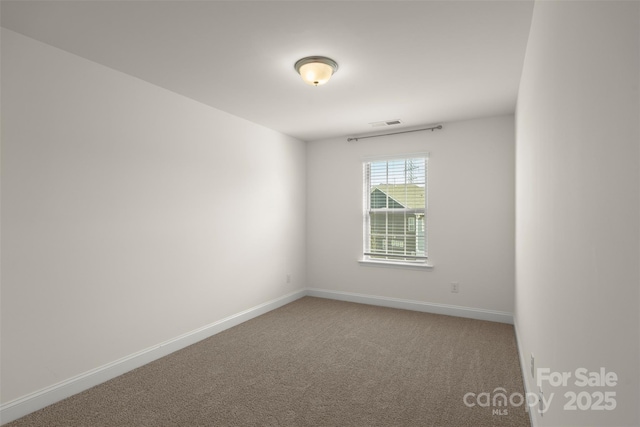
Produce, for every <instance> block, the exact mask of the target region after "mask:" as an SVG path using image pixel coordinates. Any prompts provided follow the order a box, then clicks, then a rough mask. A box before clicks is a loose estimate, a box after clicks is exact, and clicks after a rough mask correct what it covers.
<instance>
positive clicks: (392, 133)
mask: <svg viewBox="0 0 640 427" xmlns="http://www.w3.org/2000/svg"><path fill="white" fill-rule="evenodd" d="M436 129H442V125H438V126H432V127H430V128H424V129H414V130H405V131H400V132H391V133H383V134H381V135H369V136H359V137H354V138H347V142H351V141H357V140H359V139H366V138H377V137H379V136H389V135H398V134H400V133H409V132H419V131H421V130H430V131H431V132H433V131H434V130H436Z"/></svg>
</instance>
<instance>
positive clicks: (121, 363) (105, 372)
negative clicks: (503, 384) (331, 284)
mask: <svg viewBox="0 0 640 427" xmlns="http://www.w3.org/2000/svg"><path fill="white" fill-rule="evenodd" d="M307 295H308V296H313V297H319V298H328V299H335V300H339V301H349V302H356V303H361V304H369V305H378V306H383V307H391V308H400V309H404V310H414V311H421V312H427V313H435V314H444V315H449V316H458V317H467V318H471V319H478V320H489V321H492V322H501V323H510V324H512V323H513V315H512V314H511V313H506V312H501V311H493V310H483V309H478V308H469V307H459V306H454V305H446V304H436V303H427V302H422V301H413V300H404V299H398V298H389V297H380V296H373V295H363V294H355V293H349V292H339V291H331V290H326V289H311V288H309V289H302V290H299V291H296V292H293V293H290V294H288V295H285V296H283V297H280V298H277V299H274V300H271V301H268V302H266V303H264V304H260V305H258V306H255V307H252V308H250V309H248V310H245V311H243V312H240V313H237V314H234V315H232V316H229V317H227V318H224V319H222V320H219V321H217V322H214V323H212V324H210V325H206V326H203V327H202V328H199V329H196V330H194V331H191V332H188V333H186V334H183V335H181V336H179V337H176V338H173V339H171V340H168V341H165V342H163V343H160V344H158V345H156V346H153V347H150V348H147V349H145V350H142V351H139V352H137V353H134V354H131V355H129V356H126V357H123V358H122V359H119V360H116V361H114V362H111V363H109V364H107V365H104V366H101V367H98V368H96V369H92V370H90V371H87V372H85V373H82V374H80V375H77V376H75V377H72V378H69V379H67V380H65V381H62V382H59V383H57V384H54V385H51V386H49V387H46V388H44V389H42V390H39V391H36V392H33V393H30V394H28V395H25V396H22V397H20V398H18V399H15V400H12V401H10V402H7V403H5V404H2V405H0V424H6V423H9V422H11V421H14V420H16V419H18V418H21V417H23V416H25V415H27V414H30V413H32V412H35V411H37V410H39V409H42V408H44V407H46V406H49V405H51V404H53V403H56V402H59V401H60V400H62V399H66V398H67V397H70V396H73V395H74V394H77V393H80V392H82V391H84V390H87V389H89V388H91V387H94V386H96V385H98V384H101V383H103V382H105V381H108V380H110V379H112V378H115V377H117V376H119V375H122V374H124V373H126V372H129V371H131V370H133V369H135V368H139V367H140V366H143V365H146V364H147V363H150V362H153V361H154V360H157V359H159V358H161V357H164V356H166V355H168V354H171V353H173V352H174V351H177V350H180V349H182V348H185V347H187V346H189V345H192V344H195V343H197V342H198V341H201V340H203V339H205V338H208V337H210V336H213V335H215V334H217V333H220V332H222V331H224V330H226V329H229V328H231V327H233V326H236V325H239V324H240V323H243V322H246V321H247V320H250V319H253V318H254V317H258V316H260V315H262V314H265V313H267V312H269V311H271V310H275V309H276V308H279V307H282V306H283V305H285V304H288V303H290V302H293V301H295V300H297V299H299V298H302V297H304V296H307ZM521 363H522V361H521ZM523 366H524V365H523ZM532 425H533V424H532Z"/></svg>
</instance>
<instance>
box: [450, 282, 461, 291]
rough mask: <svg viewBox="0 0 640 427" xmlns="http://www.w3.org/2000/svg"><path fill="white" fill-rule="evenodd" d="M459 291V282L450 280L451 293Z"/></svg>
mask: <svg viewBox="0 0 640 427" xmlns="http://www.w3.org/2000/svg"><path fill="white" fill-rule="evenodd" d="M458 292H460V283H458V282H451V293H454V294H457V293H458Z"/></svg>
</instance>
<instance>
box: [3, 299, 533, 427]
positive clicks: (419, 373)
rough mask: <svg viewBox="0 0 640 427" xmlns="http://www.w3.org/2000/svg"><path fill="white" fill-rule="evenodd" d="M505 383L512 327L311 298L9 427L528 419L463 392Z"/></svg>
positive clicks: (460, 423) (509, 380)
mask: <svg viewBox="0 0 640 427" xmlns="http://www.w3.org/2000/svg"><path fill="white" fill-rule="evenodd" d="M498 387H502V388H504V389H505V390H506V392H507V395H509V394H511V393H516V392H517V393H521V394H523V393H524V391H523V385H522V379H521V370H520V365H519V359H518V354H517V349H516V344H515V337H514V330H513V327H512V326H511V325H506V324H501V323H493V322H485V321H479V320H471V319H463V318H457V317H450V316H441V315H435V314H428V313H419V312H412V311H406V310H397V309H390V308H383V307H374V306H369V305H362V304H354V303H347V302H340V301H333V300H327V299H320V298H311V297H305V298H302V299H300V300H298V301H295V302H293V303H291V304H288V305H286V306H284V307H281V308H279V309H277V310H274V311H272V312H270V313H267V314H265V315H263V316H260V317H257V318H255V319H253V320H250V321H248V322H245V323H243V324H241V325H239V326H236V327H234V328H231V329H228V330H226V331H224V332H222V333H220V334H218V335H215V336H213V337H211V338H208V339H206V340H203V341H201V342H199V343H197V344H195V345H192V346H190V347H187V348H185V349H183V350H180V351H178V352H175V353H173V354H171V355H169V356H167V357H164V358H162V359H159V360H157V361H155V362H153V363H150V364H148V365H145V366H143V367H141V368H138V369H136V370H134V371H131V372H129V373H127V374H125V375H122V376H120V377H117V378H115V379H113V380H111V381H108V382H106V383H104V384H101V385H99V386H96V387H94V388H92V389H89V390H87V391H85V392H83V393H80V394H78V395H75V396H73V397H70V398H68V399H66V400H64V401H61V402H59V403H57V404H54V405H51V406H49V407H47V408H44V409H42V410H40V411H37V412H35V413H33V414H30V415H28V416H26V417H24V418H21V419H19V420H16V421H14V422H13V423H10V424H8V425H9V426H11V427H23V426H104V427H107V426H434V427H435V426H437V427H447V426H451V427H466V426H468V427H483V426H509V427H520V426H529V415H528V414H527V413H526V412H525V407H524V405H522V406H507V407H504V406H503V407H499V408H498V407H481V406H474V407H468V406H467V405H465V404H464V402H463V397H464V395H465V394H466V393H468V392H473V393H476V394H479V393H482V392H486V393H490V394H491V396H493V392H494V390H495V389H496V388H498ZM467 401H468V402H476V400H474V399H473V398H470V399H468V400H467ZM494 409H502V411H503V412H502V413H503V415H498V414H497V413H494V411H493V410H494ZM505 410H506V411H507V414H504V411H505Z"/></svg>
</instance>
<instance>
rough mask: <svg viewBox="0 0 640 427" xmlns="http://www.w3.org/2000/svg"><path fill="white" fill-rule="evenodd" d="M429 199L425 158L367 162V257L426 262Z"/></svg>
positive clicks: (365, 201)
mask: <svg viewBox="0 0 640 427" xmlns="http://www.w3.org/2000/svg"><path fill="white" fill-rule="evenodd" d="M426 200H427V157H426V156H424V157H410V158H405V159H389V160H378V161H371V162H366V163H365V164H364V208H365V209H364V229H365V239H364V240H365V241H364V255H365V257H366V258H369V259H383V260H390V261H413V262H420V261H422V262H424V261H425V260H426V259H427V238H426Z"/></svg>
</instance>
